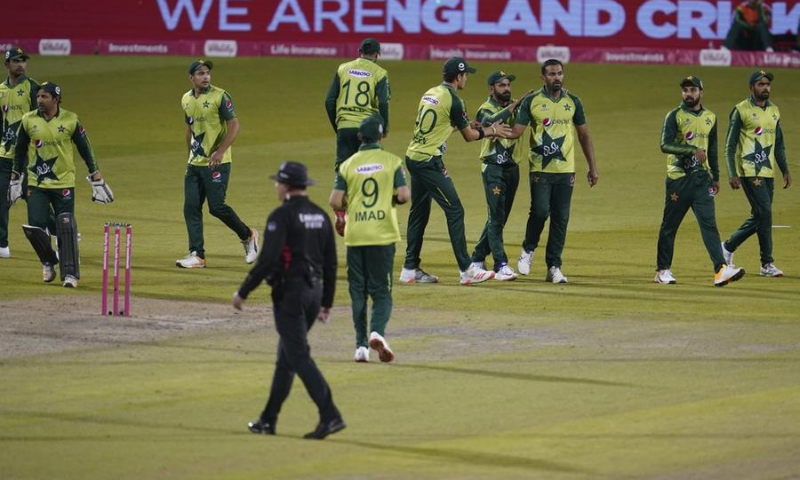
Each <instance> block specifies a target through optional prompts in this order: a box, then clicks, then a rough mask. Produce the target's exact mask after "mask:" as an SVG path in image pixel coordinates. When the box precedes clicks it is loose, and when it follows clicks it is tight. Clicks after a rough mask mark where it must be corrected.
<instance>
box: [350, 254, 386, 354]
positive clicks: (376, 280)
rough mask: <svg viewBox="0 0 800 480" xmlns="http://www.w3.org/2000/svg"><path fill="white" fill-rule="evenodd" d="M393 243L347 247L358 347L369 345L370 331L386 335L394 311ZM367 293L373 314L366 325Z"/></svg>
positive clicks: (351, 298)
mask: <svg viewBox="0 0 800 480" xmlns="http://www.w3.org/2000/svg"><path fill="white" fill-rule="evenodd" d="M394 251H395V246H394V244H391V245H370V246H364V247H347V282H348V283H349V285H350V300H351V302H352V308H353V326H354V327H355V330H356V347H366V346H367V344H368V341H369V335H368V334H369V332H378V334H379V335H381V336H384V333H385V332H386V324H387V323H389V317H390V316H391V314H392V270H394ZM367 297H371V298H372V315H371V319H370V322H369V328H367Z"/></svg>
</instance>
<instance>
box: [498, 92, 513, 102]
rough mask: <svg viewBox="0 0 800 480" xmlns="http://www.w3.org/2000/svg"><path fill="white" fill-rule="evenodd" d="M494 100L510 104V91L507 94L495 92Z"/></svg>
mask: <svg viewBox="0 0 800 480" xmlns="http://www.w3.org/2000/svg"><path fill="white" fill-rule="evenodd" d="M494 98H495V100H497V101H498V102H500V103H508V102H510V101H511V92H510V91H508V92H506V93H497V92H495V94H494Z"/></svg>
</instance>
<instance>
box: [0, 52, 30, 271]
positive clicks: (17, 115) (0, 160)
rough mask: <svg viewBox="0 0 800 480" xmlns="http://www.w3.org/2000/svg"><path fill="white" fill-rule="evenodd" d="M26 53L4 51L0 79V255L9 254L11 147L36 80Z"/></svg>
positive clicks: (26, 109)
mask: <svg viewBox="0 0 800 480" xmlns="http://www.w3.org/2000/svg"><path fill="white" fill-rule="evenodd" d="M29 58H30V57H29V56H28V54H27V53H25V52H24V51H23V50H22V49H21V48H19V47H11V48H9V49H8V50H7V51H6V53H5V65H6V69H8V78H7V79H6V81H5V82H3V83H0V118H2V131H0V258H9V257H11V249H10V248H9V245H8V210H9V208H10V207H11V204H10V203H9V201H8V186H9V184H10V181H11V170H12V169H13V167H14V151H15V148H14V147H15V145H16V144H17V132H18V131H19V126H20V124H21V123H22V116H23V115H25V114H26V113H28V112H30V111H31V110H35V109H36V92H37V91H38V90H39V84H38V83H37V82H36V80H34V79H32V78H29V77H28V76H26V75H25V73H26V70H27V66H28V59H29Z"/></svg>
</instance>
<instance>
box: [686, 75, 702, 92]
mask: <svg viewBox="0 0 800 480" xmlns="http://www.w3.org/2000/svg"><path fill="white" fill-rule="evenodd" d="M680 85H681V87H686V86H690V87H697V88H699V89H700V90H703V81H702V80H700V77H695V76H694V75H689V76H688V77H684V78H682V79H681V84H680Z"/></svg>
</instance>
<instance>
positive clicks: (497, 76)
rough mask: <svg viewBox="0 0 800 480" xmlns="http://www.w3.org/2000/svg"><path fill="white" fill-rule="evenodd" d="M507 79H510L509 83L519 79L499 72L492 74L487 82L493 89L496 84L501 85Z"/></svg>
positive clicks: (501, 71)
mask: <svg viewBox="0 0 800 480" xmlns="http://www.w3.org/2000/svg"><path fill="white" fill-rule="evenodd" d="M506 78H507V79H508V81H509V82H513V81H514V80H516V79H517V77H516V76H515V75H511V74H510V73H506V72H504V71H503V70H498V71H496V72H492V73H491V75H489V78H488V79H487V80H486V84H487V85H489V86H490V87H491V86H492V85H494V84H495V83H500V82H502V81H503V80H505V79H506Z"/></svg>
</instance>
